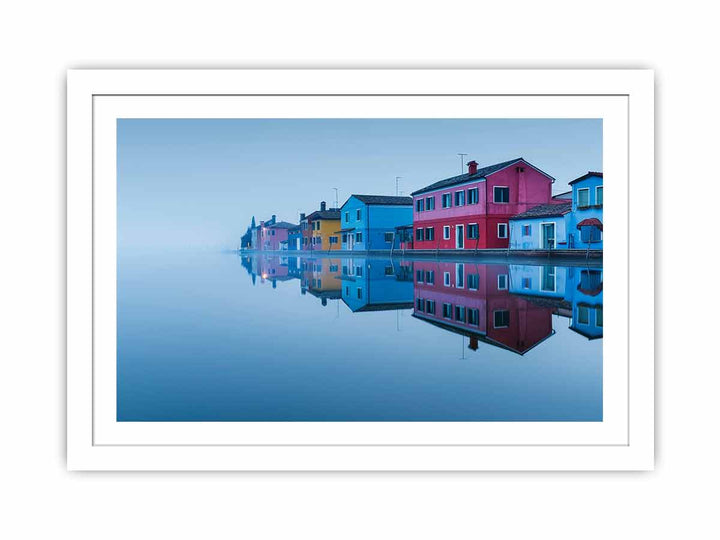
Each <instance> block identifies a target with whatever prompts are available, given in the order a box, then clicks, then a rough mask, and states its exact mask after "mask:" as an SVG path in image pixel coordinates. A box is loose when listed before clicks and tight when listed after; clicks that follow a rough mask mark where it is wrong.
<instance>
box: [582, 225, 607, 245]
mask: <svg viewBox="0 0 720 540" xmlns="http://www.w3.org/2000/svg"><path fill="white" fill-rule="evenodd" d="M580 229H581V230H580V240H581V241H583V242H586V243H587V242H600V240H602V232H601V231H600V229H598V228H597V227H595V226H594V225H592V226H590V227H581V228H580Z"/></svg>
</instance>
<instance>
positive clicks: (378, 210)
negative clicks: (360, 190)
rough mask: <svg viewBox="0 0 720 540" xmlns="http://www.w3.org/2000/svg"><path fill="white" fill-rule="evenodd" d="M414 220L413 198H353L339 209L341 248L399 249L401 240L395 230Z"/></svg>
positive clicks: (363, 249)
mask: <svg viewBox="0 0 720 540" xmlns="http://www.w3.org/2000/svg"><path fill="white" fill-rule="evenodd" d="M412 219H413V211H412V197H391V196H385V195H351V196H350V198H349V199H348V200H347V201H345V204H343V205H342V208H341V209H340V227H341V229H340V232H341V234H342V238H341V240H342V249H343V250H348V251H370V250H390V249H391V248H395V249H397V248H399V247H400V241H399V238H397V237H396V234H395V228H396V227H398V226H401V225H407V224H408V223H412Z"/></svg>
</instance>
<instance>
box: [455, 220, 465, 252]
mask: <svg viewBox="0 0 720 540" xmlns="http://www.w3.org/2000/svg"><path fill="white" fill-rule="evenodd" d="M464 247H465V225H456V226H455V248H456V249H463V248H464Z"/></svg>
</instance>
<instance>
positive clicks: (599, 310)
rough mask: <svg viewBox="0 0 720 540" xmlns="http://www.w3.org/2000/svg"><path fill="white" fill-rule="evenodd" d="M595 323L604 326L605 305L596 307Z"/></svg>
mask: <svg viewBox="0 0 720 540" xmlns="http://www.w3.org/2000/svg"><path fill="white" fill-rule="evenodd" d="M595 325H596V326H599V327H601V328H602V325H603V307H602V306H598V307H596V308H595Z"/></svg>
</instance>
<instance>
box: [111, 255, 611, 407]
mask: <svg viewBox="0 0 720 540" xmlns="http://www.w3.org/2000/svg"><path fill="white" fill-rule="evenodd" d="M602 296H603V294H602V269H599V268H585V267H581V266H575V267H572V266H571V267H565V266H532V265H527V264H524V262H523V261H520V262H519V263H517V264H479V263H475V262H473V263H467V262H466V263H460V262H450V261H448V262H437V261H408V260H402V259H394V260H389V259H379V258H325V257H314V258H308V257H301V258H298V257H278V256H238V255H237V254H216V253H190V254H172V255H168V254H153V255H150V256H148V255H142V256H140V255H138V256H123V257H122V258H121V259H120V261H119V264H118V420H119V421H601V420H602V339H600V338H602V331H603V329H602Z"/></svg>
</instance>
